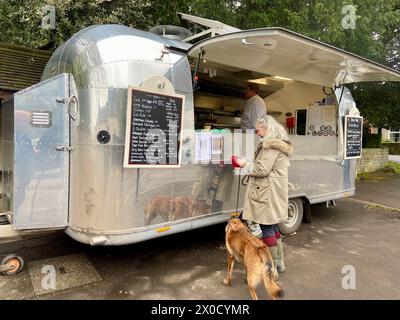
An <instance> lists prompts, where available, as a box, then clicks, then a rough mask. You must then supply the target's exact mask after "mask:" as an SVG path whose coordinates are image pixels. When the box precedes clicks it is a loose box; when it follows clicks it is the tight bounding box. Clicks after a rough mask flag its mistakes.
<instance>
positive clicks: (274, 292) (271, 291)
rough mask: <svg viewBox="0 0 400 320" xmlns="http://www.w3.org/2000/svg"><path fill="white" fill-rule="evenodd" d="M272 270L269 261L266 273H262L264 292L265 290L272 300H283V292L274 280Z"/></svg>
mask: <svg viewBox="0 0 400 320" xmlns="http://www.w3.org/2000/svg"><path fill="white" fill-rule="evenodd" d="M272 268H273V265H272V262H270V261H269V262H268V264H267V265H266V272H264V273H263V281H264V286H265V290H267V292H268V295H269V296H270V297H271V298H272V299H273V300H275V299H278V298H283V297H284V295H285V292H284V291H283V289H282V288H281V287H280V286H279V285H278V284H277V283H276V281H275V280H274V277H273V272H272Z"/></svg>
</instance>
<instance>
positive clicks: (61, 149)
mask: <svg viewBox="0 0 400 320" xmlns="http://www.w3.org/2000/svg"><path fill="white" fill-rule="evenodd" d="M56 150H57V151H60V152H61V151H63V152H65V151H72V150H74V147H69V146H57V147H56Z"/></svg>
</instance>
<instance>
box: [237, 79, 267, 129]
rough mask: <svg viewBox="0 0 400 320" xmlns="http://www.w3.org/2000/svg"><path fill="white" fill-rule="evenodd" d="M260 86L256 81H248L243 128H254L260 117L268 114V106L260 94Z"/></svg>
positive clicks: (242, 120) (245, 93)
mask: <svg viewBox="0 0 400 320" xmlns="http://www.w3.org/2000/svg"><path fill="white" fill-rule="evenodd" d="M259 90H260V87H259V86H258V84H256V83H248V84H247V87H246V89H245V91H244V96H245V97H246V99H247V102H246V106H245V107H244V110H243V113H242V119H241V127H242V129H243V130H246V129H254V128H255V125H256V122H257V120H258V119H261V118H262V117H263V116H265V115H266V114H267V107H266V105H265V102H264V100H263V99H262V98H261V97H260V96H259V95H258V91H259Z"/></svg>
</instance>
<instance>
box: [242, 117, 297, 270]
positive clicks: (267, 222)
mask: <svg viewBox="0 0 400 320" xmlns="http://www.w3.org/2000/svg"><path fill="white" fill-rule="evenodd" d="M256 134H257V135H258V136H259V137H260V138H261V141H260V143H259V144H258V146H257V149H256V151H255V152H254V160H253V162H252V163H250V164H246V162H245V161H244V160H239V161H238V164H239V165H240V166H242V167H244V169H245V172H246V174H247V175H248V177H249V181H248V185H247V191H246V196H245V201H244V207H243V216H242V217H243V219H245V220H247V221H250V222H253V223H258V224H259V225H260V227H261V230H262V237H263V241H264V243H265V244H266V245H267V247H268V248H269V250H270V252H271V254H272V257H273V259H274V264H275V268H276V269H275V270H274V271H275V272H274V273H275V276H276V277H277V272H284V271H285V264H284V261H283V249H282V240H281V235H280V232H279V229H278V226H277V224H278V223H281V222H284V221H285V220H286V219H287V215H288V167H289V166H290V164H289V157H290V156H291V155H292V153H293V148H292V144H291V143H290V141H289V138H288V135H287V133H286V130H285V129H284V128H283V127H282V126H281V125H280V124H279V123H278V122H277V121H276V120H275V119H274V118H272V117H271V116H268V115H266V116H264V117H262V118H261V119H259V120H258V121H257V123H256Z"/></svg>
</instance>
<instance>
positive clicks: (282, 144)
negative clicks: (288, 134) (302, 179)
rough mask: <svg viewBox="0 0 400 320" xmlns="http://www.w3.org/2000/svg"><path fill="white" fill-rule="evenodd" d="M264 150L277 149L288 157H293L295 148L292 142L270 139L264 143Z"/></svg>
mask: <svg viewBox="0 0 400 320" xmlns="http://www.w3.org/2000/svg"><path fill="white" fill-rule="evenodd" d="M262 148H263V149H276V150H279V151H281V152H283V153H284V154H285V155H286V156H288V157H291V156H292V155H293V146H292V143H291V142H290V141H286V140H281V139H270V140H265V141H262Z"/></svg>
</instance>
